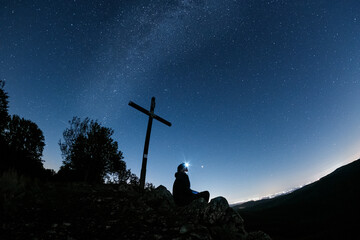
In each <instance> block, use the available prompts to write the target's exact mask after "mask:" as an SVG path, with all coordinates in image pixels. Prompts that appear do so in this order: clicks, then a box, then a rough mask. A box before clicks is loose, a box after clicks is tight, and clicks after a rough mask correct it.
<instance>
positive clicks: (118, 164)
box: [59, 117, 128, 183]
mask: <svg viewBox="0 0 360 240" xmlns="http://www.w3.org/2000/svg"><path fill="white" fill-rule="evenodd" d="M69 124H70V127H69V128H67V129H65V131H64V132H63V138H64V141H63V142H62V141H61V140H60V142H59V145H60V149H61V152H62V156H63V159H64V161H63V166H62V168H61V169H60V171H59V173H60V174H62V175H63V176H71V178H76V179H75V180H82V181H86V182H91V183H103V182H104V180H105V177H106V176H108V175H115V176H116V177H117V178H118V179H119V180H120V179H121V180H122V179H123V178H124V177H126V175H127V174H128V173H127V170H126V163H125V162H124V161H123V155H122V152H121V151H118V143H117V142H116V141H114V140H113V139H112V138H111V136H112V135H113V133H114V131H113V130H112V129H111V128H106V127H103V126H101V125H100V124H99V123H98V122H97V121H93V120H90V119H89V118H85V119H84V120H83V121H81V119H80V118H78V117H74V118H73V119H72V120H71V121H69ZM69 180H74V179H69Z"/></svg>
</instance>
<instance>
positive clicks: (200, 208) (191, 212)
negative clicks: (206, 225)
mask: <svg viewBox="0 0 360 240" xmlns="http://www.w3.org/2000/svg"><path fill="white" fill-rule="evenodd" d="M207 205H208V204H207V203H206V202H205V200H204V199H203V198H199V199H196V200H194V201H192V202H191V203H190V204H189V205H187V206H185V207H182V208H179V209H178V211H179V214H181V215H183V216H184V218H185V219H186V220H187V221H191V222H193V223H198V222H201V221H203V219H204V213H205V210H206V207H207Z"/></svg>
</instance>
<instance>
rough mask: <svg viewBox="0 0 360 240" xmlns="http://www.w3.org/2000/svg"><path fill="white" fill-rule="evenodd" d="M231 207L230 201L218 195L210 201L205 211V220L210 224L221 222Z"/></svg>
mask: <svg viewBox="0 0 360 240" xmlns="http://www.w3.org/2000/svg"><path fill="white" fill-rule="evenodd" d="M228 208H229V203H228V201H227V200H226V199H225V198H223V197H217V198H214V199H212V200H211V201H210V203H209V204H208V206H207V208H206V209H205V212H204V220H205V221H206V222H208V223H209V224H210V225H213V224H216V223H219V222H221V221H222V219H223V218H224V217H225V214H226V210H227V209H228Z"/></svg>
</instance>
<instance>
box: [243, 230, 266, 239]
mask: <svg viewBox="0 0 360 240" xmlns="http://www.w3.org/2000/svg"><path fill="white" fill-rule="evenodd" d="M246 240H271V238H270V236H269V235H267V234H266V233H264V232H262V231H257V232H250V233H249V234H248V236H247V238H246Z"/></svg>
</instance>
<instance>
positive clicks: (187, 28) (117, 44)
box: [0, 0, 360, 202]
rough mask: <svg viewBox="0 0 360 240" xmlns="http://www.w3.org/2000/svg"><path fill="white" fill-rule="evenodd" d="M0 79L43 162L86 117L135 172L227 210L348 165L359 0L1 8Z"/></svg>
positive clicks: (358, 58)
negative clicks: (187, 186) (34, 127)
mask: <svg viewBox="0 0 360 240" xmlns="http://www.w3.org/2000/svg"><path fill="white" fill-rule="evenodd" d="M3 2H4V3H2V7H1V9H0V78H1V79H4V80H5V81H6V87H5V88H6V91H7V92H8V94H9V96H10V99H9V100H10V109H9V111H10V113H11V114H18V115H20V116H22V117H24V118H26V119H30V120H32V121H34V122H35V123H37V124H38V125H39V127H40V128H41V129H42V131H43V132H44V135H45V138H46V147H45V151H44V156H43V159H44V160H45V163H44V164H45V166H46V167H48V168H54V169H58V168H59V166H61V161H62V160H61V154H60V149H59V146H58V141H59V139H60V138H61V134H62V131H63V130H64V129H65V128H66V127H67V126H68V123H67V122H68V121H69V120H70V119H71V118H72V117H73V116H79V117H90V118H92V119H98V120H99V121H100V122H101V123H102V124H103V125H104V126H107V127H111V128H113V129H114V131H115V134H114V138H115V140H116V141H118V142H119V148H120V150H121V151H123V152H124V156H125V161H126V162H127V165H128V167H129V168H131V170H132V171H133V172H134V173H136V174H137V175H140V167H141V159H142V150H143V143H144V138H145V132H146V123H147V118H146V116H145V115H143V114H140V113H138V112H137V111H135V110H134V109H131V108H130V107H129V106H128V105H127V104H128V102H129V101H134V102H136V103H137V104H139V105H141V106H143V107H145V108H148V107H149V105H150V99H151V97H152V96H155V97H156V101H157V105H156V109H155V113H156V114H159V115H160V116H162V117H164V118H165V119H167V120H169V121H170V122H172V124H173V126H172V127H171V128H169V127H166V126H164V125H163V124H160V123H156V122H154V126H153V131H152V136H151V142H150V149H149V161H148V173H147V181H149V182H153V183H154V184H155V185H157V186H158V185H160V184H162V185H165V186H166V187H167V188H168V189H170V190H171V188H172V182H173V180H174V175H173V174H174V172H175V171H176V167H177V165H178V164H180V163H181V162H183V161H189V162H190V164H191V166H190V171H189V175H190V180H191V183H192V187H193V188H194V189H195V190H199V191H202V190H209V191H210V193H211V197H215V196H217V195H223V196H225V197H227V198H228V200H229V201H230V202H235V201H240V200H244V199H248V198H255V197H261V196H265V195H269V194H273V193H276V192H281V191H284V190H287V189H290V188H292V187H297V186H299V185H303V184H305V183H308V182H311V181H314V180H316V179H317V178H319V177H321V176H323V175H324V174H326V173H328V172H329V171H331V170H333V169H334V168H335V167H338V166H341V165H343V164H345V163H347V162H349V161H352V160H355V159H356V158H358V157H359V150H358V149H359V147H360V140H359V137H358V136H360V127H359V126H360V125H359V123H358V119H360V108H359V107H358V102H359V100H360V99H359V98H360V97H359V96H360V83H359V77H360V66H359V63H360V47H359V46H360V38H359V32H360V25H359V20H360V14H359V13H360V3H359V2H358V1H346V2H340V1H338V2H329V1H250V0H249V1H246V0H244V1H201V0H196V1H195V0H194V1H191V0H188V1H160V0H158V1H115V0H113V1H90V2H89V1H56V2H54V1H31V0H29V1H24V2H23V1H3Z"/></svg>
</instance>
